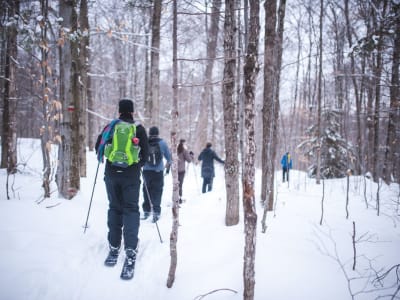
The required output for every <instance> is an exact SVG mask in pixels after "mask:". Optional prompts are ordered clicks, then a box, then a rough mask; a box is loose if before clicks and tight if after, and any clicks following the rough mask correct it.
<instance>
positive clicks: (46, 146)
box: [40, 0, 52, 198]
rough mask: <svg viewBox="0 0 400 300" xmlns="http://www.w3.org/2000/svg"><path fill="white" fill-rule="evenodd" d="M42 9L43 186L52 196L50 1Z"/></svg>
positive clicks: (41, 134)
mask: <svg viewBox="0 0 400 300" xmlns="http://www.w3.org/2000/svg"><path fill="white" fill-rule="evenodd" d="M40 10H41V15H42V16H43V20H42V21H41V22H40V30H41V42H40V53H41V58H40V66H41V98H42V99H41V100H42V113H43V121H44V123H43V125H42V127H41V131H40V141H41V148H42V159H43V183H42V187H43V190H44V198H49V197H50V174H51V162H50V150H51V138H52V137H51V136H50V128H51V124H50V120H51V118H50V113H51V109H50V106H51V98H50V95H49V94H50V93H49V92H50V89H49V87H48V85H47V82H48V77H47V75H48V72H47V70H48V65H49V63H48V49H49V48H48V43H47V26H48V1H47V0H41V1H40Z"/></svg>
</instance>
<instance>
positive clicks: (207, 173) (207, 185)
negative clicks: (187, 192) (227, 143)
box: [197, 143, 225, 193]
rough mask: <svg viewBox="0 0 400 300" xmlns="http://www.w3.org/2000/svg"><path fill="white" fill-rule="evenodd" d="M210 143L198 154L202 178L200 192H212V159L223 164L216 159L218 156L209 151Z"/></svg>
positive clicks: (213, 173) (222, 162)
mask: <svg viewBox="0 0 400 300" xmlns="http://www.w3.org/2000/svg"><path fill="white" fill-rule="evenodd" d="M211 146H212V145H211V143H207V145H206V148H205V149H203V151H201V153H200V154H199V157H198V158H197V159H198V160H200V161H202V164H201V177H203V188H202V192H203V193H205V192H206V191H208V192H210V191H211V190H212V184H213V179H214V177H215V171H214V159H215V160H216V161H218V162H220V163H221V164H225V162H224V161H223V160H222V159H220V158H219V157H218V155H217V154H216V153H215V152H214V150H212V149H211Z"/></svg>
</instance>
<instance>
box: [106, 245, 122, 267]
mask: <svg viewBox="0 0 400 300" xmlns="http://www.w3.org/2000/svg"><path fill="white" fill-rule="evenodd" d="M118 255H119V247H113V246H111V245H110V251H109V252H108V256H107V257H106V260H105V261H104V264H105V265H106V266H108V267H113V266H115V265H116V264H117V261H118Z"/></svg>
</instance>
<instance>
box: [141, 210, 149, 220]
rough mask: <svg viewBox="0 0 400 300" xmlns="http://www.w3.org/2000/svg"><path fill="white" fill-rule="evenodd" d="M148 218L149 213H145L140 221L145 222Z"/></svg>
mask: <svg viewBox="0 0 400 300" xmlns="http://www.w3.org/2000/svg"><path fill="white" fill-rule="evenodd" d="M148 217H150V212H148V211H145V212H144V213H143V217H142V218H141V219H142V220H146V219H147V218H148Z"/></svg>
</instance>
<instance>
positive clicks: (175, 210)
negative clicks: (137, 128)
mask: <svg viewBox="0 0 400 300" xmlns="http://www.w3.org/2000/svg"><path fill="white" fill-rule="evenodd" d="M177 10H178V8H177V0H173V25H172V26H173V27H172V43H173V45H172V48H173V49H172V76H173V79H172V80H173V83H172V90H173V103H172V115H171V117H172V127H171V147H172V149H173V151H172V183H173V189H172V191H173V192H172V218H173V219H172V230H171V234H170V256H171V264H170V267H169V271H168V279H167V287H168V288H171V287H172V285H173V284H174V281H175V272H176V266H177V264H178V250H177V243H178V229H179V181H178V154H177V152H176V151H175V149H176V148H177V146H178V143H177V132H178V115H179V114H178V107H179V106H178V101H179V99H178V59H177V55H178V54H177V53H178V33H177V32H178V29H177V27H178V12H177Z"/></svg>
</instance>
